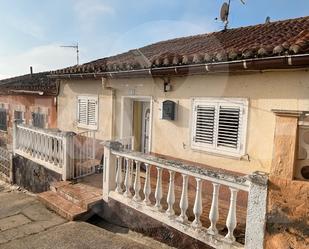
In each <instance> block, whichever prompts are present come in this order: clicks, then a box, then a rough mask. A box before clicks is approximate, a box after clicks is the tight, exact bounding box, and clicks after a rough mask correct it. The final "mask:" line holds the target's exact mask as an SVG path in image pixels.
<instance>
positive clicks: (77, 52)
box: [60, 43, 79, 65]
mask: <svg viewBox="0 0 309 249" xmlns="http://www.w3.org/2000/svg"><path fill="white" fill-rule="evenodd" d="M60 47H62V48H74V49H76V61H77V65H79V46H78V43H76V45H68V46H60Z"/></svg>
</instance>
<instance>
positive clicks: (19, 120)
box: [14, 111, 24, 124]
mask: <svg viewBox="0 0 309 249" xmlns="http://www.w3.org/2000/svg"><path fill="white" fill-rule="evenodd" d="M14 120H15V121H17V123H18V124H20V123H23V122H24V113H23V112H22V111H14Z"/></svg>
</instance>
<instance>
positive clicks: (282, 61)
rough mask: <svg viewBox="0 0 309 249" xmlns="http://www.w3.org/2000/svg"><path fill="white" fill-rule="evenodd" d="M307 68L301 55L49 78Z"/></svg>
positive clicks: (305, 56) (306, 58)
mask: <svg viewBox="0 0 309 249" xmlns="http://www.w3.org/2000/svg"><path fill="white" fill-rule="evenodd" d="M307 67H309V54H301V55H284V56H275V57H265V58H253V59H243V60H237V61H226V62H211V63H203V64H190V65H181V66H169V67H153V68H150V69H140V70H127V71H111V72H99V73H71V74H55V75H49V76H48V77H51V78H57V79H99V78H111V79H113V78H133V77H134V78H139V77H142V78H145V77H161V76H187V75H195V74H208V73H231V72H252V71H264V70H276V69H287V70H288V69H295V68H307Z"/></svg>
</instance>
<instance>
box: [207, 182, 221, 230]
mask: <svg viewBox="0 0 309 249" xmlns="http://www.w3.org/2000/svg"><path fill="white" fill-rule="evenodd" d="M212 185H213V193H212V202H211V208H210V212H209V220H210V227H209V228H208V230H207V231H208V233H209V234H211V235H217V234H218V229H217V222H218V220H219V207H218V198H219V188H220V184H217V183H213V184H212Z"/></svg>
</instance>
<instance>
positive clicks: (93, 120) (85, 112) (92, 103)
mask: <svg viewBox="0 0 309 249" xmlns="http://www.w3.org/2000/svg"><path fill="white" fill-rule="evenodd" d="M77 116H78V124H79V126H80V127H81V128H89V129H96V128H97V123H98V98H97V97H91V96H79V97H78V112H77Z"/></svg>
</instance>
